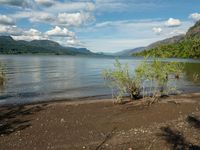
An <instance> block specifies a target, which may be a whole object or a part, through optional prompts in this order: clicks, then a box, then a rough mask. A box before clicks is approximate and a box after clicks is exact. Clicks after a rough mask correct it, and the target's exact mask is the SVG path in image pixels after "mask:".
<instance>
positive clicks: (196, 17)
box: [189, 13, 200, 21]
mask: <svg viewBox="0 0 200 150" xmlns="http://www.w3.org/2000/svg"><path fill="white" fill-rule="evenodd" d="M189 18H190V19H192V20H194V21H199V20H200V13H193V14H190V16H189Z"/></svg>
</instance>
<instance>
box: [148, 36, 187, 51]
mask: <svg viewBox="0 0 200 150" xmlns="http://www.w3.org/2000/svg"><path fill="white" fill-rule="evenodd" d="M184 36H185V35H184V34H182V35H177V36H173V37H171V38H167V39H164V40H161V41H157V42H154V43H152V44H150V45H148V46H147V47H146V48H145V50H148V49H152V48H155V47H157V46H159V45H164V44H173V43H176V42H179V41H181V40H183V39H184Z"/></svg>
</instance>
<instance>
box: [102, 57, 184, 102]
mask: <svg viewBox="0 0 200 150" xmlns="http://www.w3.org/2000/svg"><path fill="white" fill-rule="evenodd" d="M182 70H183V67H182V66H181V65H180V64H179V63H175V62H161V61H159V60H157V59H154V60H153V61H152V62H147V59H145V61H144V62H142V63H141V64H140V65H138V67H137V68H136V69H135V72H133V73H132V74H131V73H129V67H128V64H126V65H124V66H122V64H120V62H119V61H118V60H116V62H115V64H114V69H113V70H110V69H109V70H104V72H103V76H104V78H105V79H106V80H108V81H109V82H108V85H109V86H110V87H111V88H114V89H116V90H117V96H116V98H117V102H122V99H123V96H124V95H126V94H128V95H129V97H130V99H132V100H133V99H137V98H139V96H140V93H142V95H143V97H147V96H149V97H150V96H151V97H153V98H158V97H160V96H162V95H165V94H168V93H169V92H172V91H175V90H176V85H175V86H173V85H172V84H171V83H175V81H177V80H178V79H179V77H180V75H181V74H182Z"/></svg>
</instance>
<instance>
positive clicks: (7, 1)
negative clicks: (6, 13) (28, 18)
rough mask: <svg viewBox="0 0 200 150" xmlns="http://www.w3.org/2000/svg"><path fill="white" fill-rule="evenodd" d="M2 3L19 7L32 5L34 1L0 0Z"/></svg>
mask: <svg viewBox="0 0 200 150" xmlns="http://www.w3.org/2000/svg"><path fill="white" fill-rule="evenodd" d="M0 4H2V5H9V6H17V7H31V6H32V4H33V3H32V2H31V0H0Z"/></svg>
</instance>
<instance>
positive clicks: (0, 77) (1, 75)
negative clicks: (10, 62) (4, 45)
mask: <svg viewBox="0 0 200 150" xmlns="http://www.w3.org/2000/svg"><path fill="white" fill-rule="evenodd" d="M5 80H6V75H5V71H4V69H3V66H2V64H1V63H0V85H3V84H4V83H5Z"/></svg>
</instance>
